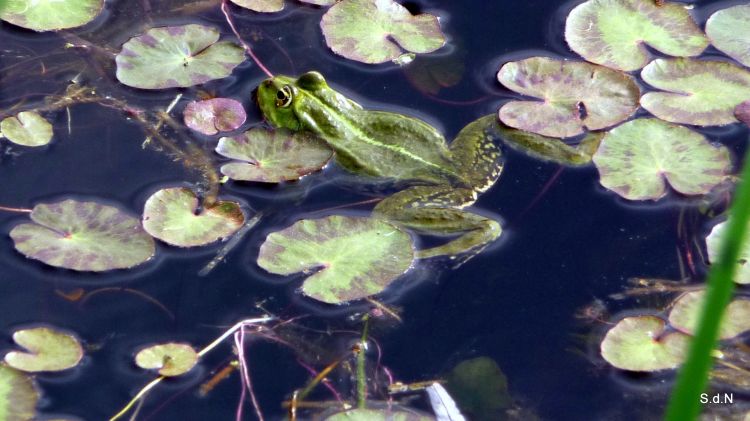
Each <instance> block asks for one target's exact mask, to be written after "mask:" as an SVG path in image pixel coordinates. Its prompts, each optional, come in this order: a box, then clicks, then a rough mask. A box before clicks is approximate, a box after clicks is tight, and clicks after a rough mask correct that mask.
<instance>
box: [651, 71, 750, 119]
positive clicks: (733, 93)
mask: <svg viewBox="0 0 750 421" xmlns="http://www.w3.org/2000/svg"><path fill="white" fill-rule="evenodd" d="M641 77H643V80H644V81H646V82H647V83H649V84H650V85H652V86H654V87H656V88H658V89H661V90H664V91H669V92H648V93H646V94H645V95H643V97H642V98H641V105H643V108H645V109H647V110H648V111H649V112H651V114H653V115H655V116H657V117H659V118H661V119H662V120H667V121H671V122H673V123H683V124H695V125H698V126H713V125H722V124H732V123H736V122H737V119H736V118H735V117H734V109H735V108H736V107H737V106H738V105H739V104H741V103H742V102H743V101H745V100H746V99H748V98H750V72H748V71H747V70H745V69H743V68H741V67H739V66H736V65H734V64H731V63H725V62H723V61H702V60H692V59H671V60H665V59H657V60H654V61H652V62H651V63H649V65H648V66H646V67H645V68H644V69H643V71H642V72H641Z"/></svg>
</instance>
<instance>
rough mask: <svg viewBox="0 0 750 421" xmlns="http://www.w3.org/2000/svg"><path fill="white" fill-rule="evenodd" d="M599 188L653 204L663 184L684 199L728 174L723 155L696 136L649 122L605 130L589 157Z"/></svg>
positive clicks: (726, 155) (683, 129)
mask: <svg viewBox="0 0 750 421" xmlns="http://www.w3.org/2000/svg"><path fill="white" fill-rule="evenodd" d="M593 161H594V164H596V167H597V168H598V169H599V177H600V179H599V182H600V183H601V184H602V186H604V187H606V188H608V189H609V190H612V191H614V192H615V193H617V194H619V195H620V196H622V197H624V198H626V199H630V200H646V199H652V200H656V199H659V198H661V197H662V196H664V195H665V194H666V191H667V190H666V183H669V185H671V186H672V188H674V189H675V190H676V191H678V192H680V193H682V194H686V195H699V194H706V193H708V192H709V191H711V189H712V188H714V187H715V186H716V185H718V184H719V183H721V182H722V181H723V180H724V179H725V178H726V176H727V174H728V173H729V169H730V166H731V162H730V159H729V151H728V150H727V148H725V147H723V146H718V147H717V146H713V145H711V144H710V143H709V142H708V141H707V140H706V138H705V137H703V135H702V134H700V133H698V132H694V131H692V130H690V129H688V128H687V127H684V126H679V125H676V124H671V123H667V122H665V121H662V120H658V119H655V118H641V119H637V120H633V121H629V122H627V123H625V124H623V125H621V126H618V127H615V128H614V129H612V130H610V131H609V133H607V134H606V135H605V136H604V139H602V142H601V144H600V145H599V149H598V150H597V151H596V153H595V154H594V158H593Z"/></svg>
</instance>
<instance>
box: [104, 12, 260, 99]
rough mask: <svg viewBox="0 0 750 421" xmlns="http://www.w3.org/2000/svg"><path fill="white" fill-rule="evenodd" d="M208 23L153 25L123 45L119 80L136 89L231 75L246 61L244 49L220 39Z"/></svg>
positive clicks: (118, 61)
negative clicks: (157, 26) (158, 26)
mask: <svg viewBox="0 0 750 421" xmlns="http://www.w3.org/2000/svg"><path fill="white" fill-rule="evenodd" d="M219 35H220V34H219V31H218V30H217V29H216V28H213V27H210V26H205V25H196V24H191V25H182V26H167V27H161V28H152V29H149V30H148V31H146V33H145V34H143V35H140V36H137V37H133V38H131V39H130V40H128V41H127V42H126V43H125V44H123V45H122V50H121V51H120V53H119V54H117V57H116V58H115V61H116V62H117V79H118V80H119V81H120V82H122V83H124V84H126V85H128V86H132V87H134V88H141V89H165V88H175V87H187V86H193V85H200V84H201V83H205V82H208V81H210V80H214V79H221V78H224V77H227V76H229V75H230V74H231V73H232V71H233V70H234V68H235V67H237V65H238V64H240V63H242V62H243V61H244V60H245V52H244V50H243V49H242V48H241V47H240V46H238V45H237V44H234V43H232V42H228V41H220V42H217V41H218V40H219Z"/></svg>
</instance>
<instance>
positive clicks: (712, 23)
mask: <svg viewBox="0 0 750 421" xmlns="http://www.w3.org/2000/svg"><path fill="white" fill-rule="evenodd" d="M706 35H708V38H709V39H710V40H711V44H713V46H714V47H716V48H717V49H718V50H720V51H721V52H723V53H724V54H726V55H728V56H729V57H732V58H733V59H735V60H737V61H739V62H740V63H742V64H744V65H745V66H750V4H740V5H737V6H733V7H729V8H726V9H723V10H719V11H718V12H716V13H714V14H713V15H711V17H710V18H708V21H706Z"/></svg>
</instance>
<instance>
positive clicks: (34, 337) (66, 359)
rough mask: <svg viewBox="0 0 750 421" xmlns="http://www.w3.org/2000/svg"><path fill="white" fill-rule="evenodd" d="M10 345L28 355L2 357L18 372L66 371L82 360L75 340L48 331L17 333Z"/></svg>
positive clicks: (21, 353) (53, 331) (11, 354)
mask: <svg viewBox="0 0 750 421" xmlns="http://www.w3.org/2000/svg"><path fill="white" fill-rule="evenodd" d="M13 341H15V342H16V343H17V344H18V345H19V346H21V347H23V348H24V349H26V350H28V351H29V352H17V351H11V352H9V353H7V354H5V362H6V363H8V365H9V366H11V367H13V368H15V369H18V370H22V371H29V372H37V371H61V370H67V369H69V368H72V367H75V366H76V365H78V362H79V361H81V358H83V349H82V348H81V344H80V343H79V342H78V339H76V337H75V336H73V335H70V334H67V333H64V332H60V331H58V330H55V329H52V328H48V327H37V328H32V329H22V330H17V331H15V332H13Z"/></svg>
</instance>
